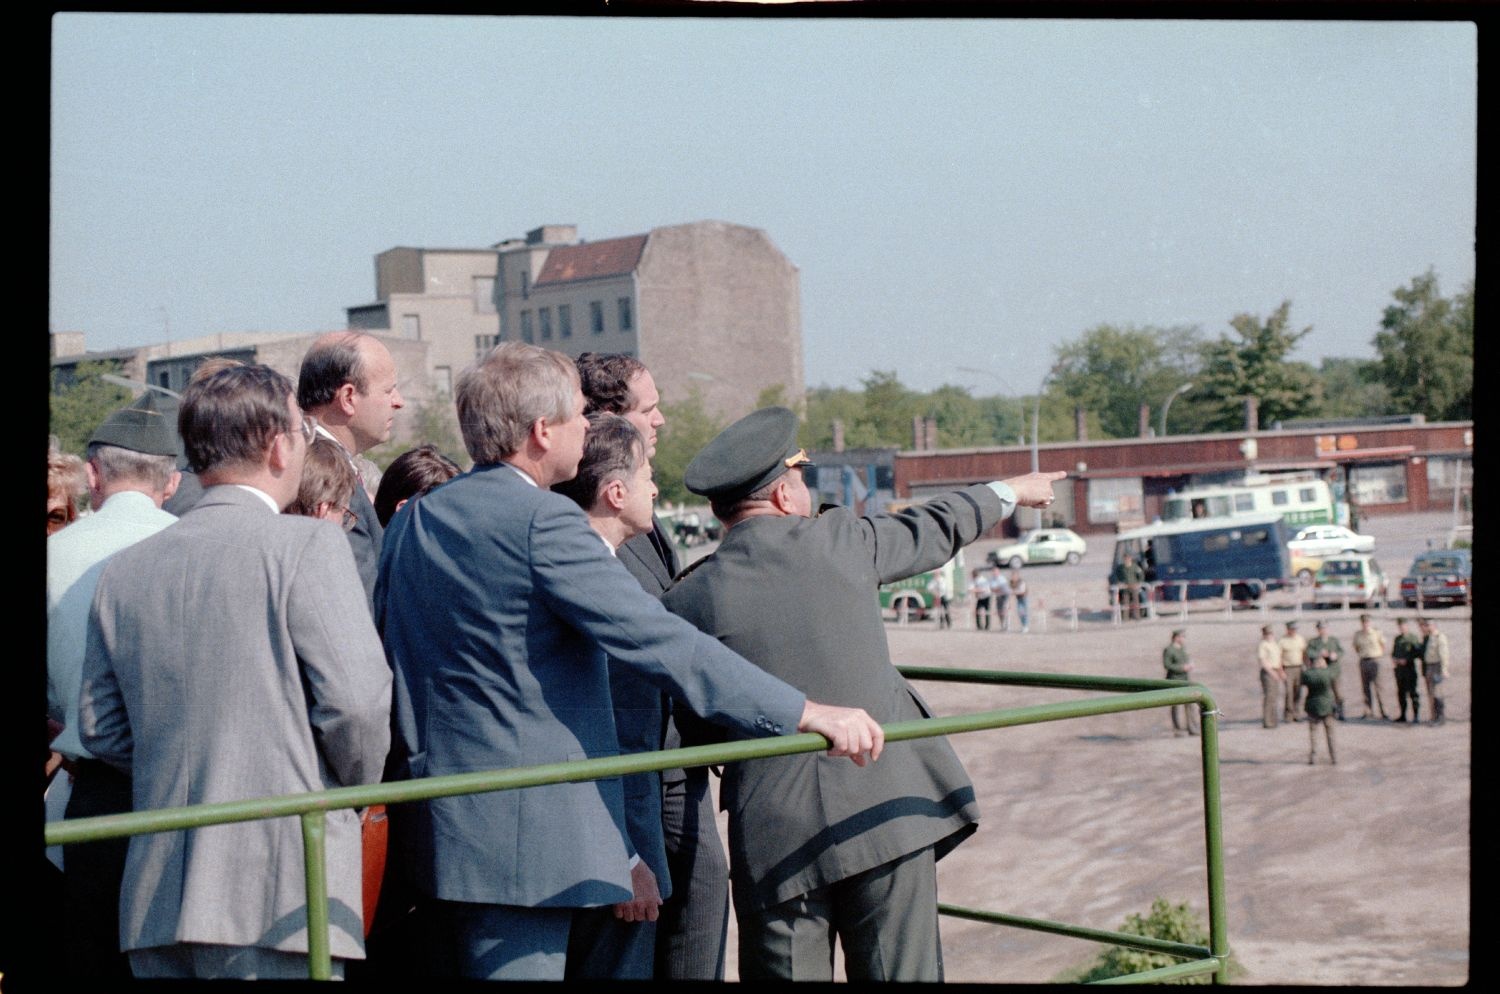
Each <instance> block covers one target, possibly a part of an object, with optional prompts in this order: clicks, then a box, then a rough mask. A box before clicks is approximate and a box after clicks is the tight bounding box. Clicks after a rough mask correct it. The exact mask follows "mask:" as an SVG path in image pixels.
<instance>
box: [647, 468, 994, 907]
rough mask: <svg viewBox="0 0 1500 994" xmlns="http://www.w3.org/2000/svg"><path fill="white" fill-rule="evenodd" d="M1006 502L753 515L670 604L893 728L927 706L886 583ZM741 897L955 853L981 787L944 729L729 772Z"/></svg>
mask: <svg viewBox="0 0 1500 994" xmlns="http://www.w3.org/2000/svg"><path fill="white" fill-rule="evenodd" d="M1002 512H1003V505H1002V503H1001V501H1000V499H999V498H998V497H997V496H996V495H995V492H994V491H993V490H991V489H990V488H989V487H987V486H977V487H969V488H968V489H966V490H962V491H958V492H957V493H953V494H945V495H943V496H941V497H936V498H934V499H932V500H930V501H928V502H927V503H925V504H922V505H920V506H918V507H914V508H911V509H909V510H906V511H902V512H900V513H899V514H892V515H874V516H872V517H868V518H860V517H856V516H855V514H854V513H853V512H852V511H850V510H848V509H846V508H838V509H836V510H831V511H827V512H825V513H824V514H822V515H821V516H819V517H817V518H801V517H761V518H751V519H749V520H747V521H744V522H742V523H740V524H738V525H735V526H734V527H733V528H731V529H730V530H729V533H728V534H727V535H726V536H725V537H724V541H723V542H722V543H721V544H720V545H719V548H718V551H716V552H715V553H714V554H713V555H712V556H709V557H708V558H707V559H705V560H703V561H702V562H701V563H699V564H698V565H697V566H695V567H694V568H692V569H690V570H689V571H688V572H687V573H686V574H685V575H684V576H683V577H682V578H681V579H680V580H679V581H678V583H677V585H676V586H675V587H673V588H672V589H671V590H669V591H667V594H666V596H665V598H664V599H663V603H664V604H666V606H667V608H668V609H669V610H671V611H672V612H673V613H675V614H679V615H681V616H682V617H683V618H685V619H687V620H688V621H691V622H692V623H693V624H694V625H696V626H697V627H698V628H700V629H702V630H703V631H705V632H708V633H709V634H711V635H714V636H716V637H717V638H719V639H720V640H721V641H722V642H723V643H724V644H725V645H727V646H728V647H729V648H731V649H733V650H735V651H736V652H738V653H740V654H741V655H743V656H744V657H745V658H747V659H750V660H753V661H754V662H756V663H757V664H759V665H760V666H761V667H762V668H764V669H765V670H766V671H767V672H770V673H774V674H776V675H777V676H780V677H781V678H783V679H784V680H786V681H787V682H788V683H791V684H792V685H793V686H795V687H797V688H798V689H799V690H802V691H803V692H805V693H806V694H807V696H808V697H810V698H812V699H813V700H817V701H825V702H827V703H829V704H842V705H846V706H851V707H862V708H864V709H865V710H866V711H868V712H869V713H870V714H871V715H872V716H873V717H874V718H875V719H876V720H877V721H879V722H881V723H882V724H885V723H887V722H892V721H906V720H910V719H913V718H920V717H925V716H927V715H928V713H929V712H928V709H927V706H926V704H925V703H924V702H923V701H922V699H921V697H919V696H918V695H917V692H916V691H915V690H914V689H912V687H911V686H910V684H908V683H907V682H906V680H904V679H903V678H902V677H901V675H900V674H899V673H898V672H897V671H896V669H895V667H894V666H892V665H891V661H890V654H889V649H888V648H887V645H886V637H885V625H884V622H883V621H882V620H881V617H880V608H879V601H878V594H877V588H878V587H879V585H880V584H882V583H885V582H888V581H891V580H896V579H900V578H902V577H907V576H911V575H913V574H916V573H920V572H922V571H924V570H928V569H933V568H935V567H937V566H939V565H941V564H943V563H945V562H947V561H948V560H949V559H951V558H952V557H953V556H954V555H956V554H957V553H958V550H959V549H960V548H962V547H963V546H965V545H967V544H968V543H969V542H972V541H973V540H974V539H976V538H978V537H979V536H980V535H981V534H983V533H984V532H985V531H986V530H988V529H989V528H991V527H992V526H993V525H994V524H995V523H996V522H997V521H999V520H1000V517H1001V515H1002ZM720 803H721V805H722V806H723V807H724V808H726V809H727V810H728V811H729V813H730V820H729V850H730V865H731V874H730V875H731V878H732V879H733V881H734V886H735V893H736V898H735V900H736V901H737V902H738V901H741V900H745V899H749V900H751V901H752V902H753V904H754V906H756V907H767V906H769V905H772V904H779V903H780V902H782V901H785V900H787V899H788V898H791V897H795V896H796V895H798V894H803V893H806V892H807V891H809V890H812V889H813V888H816V887H821V886H824V885H826V884H829V883H833V882H836V881H838V880H842V879H844V878H846V877H849V876H851V875H853V874H856V873H860V872H862V871H864V870H868V869H871V868H873V867H875V866H879V865H880V864H882V863H886V862H889V861H891V860H893V859H896V858H897V857H900V856H904V855H907V854H909V853H913V852H916V851H918V850H919V849H923V848H925V847H927V846H936V847H937V854H938V855H939V856H940V857H941V856H943V855H946V854H947V852H948V851H949V850H951V849H952V847H953V846H955V845H957V844H958V843H959V842H960V841H962V840H963V839H964V838H967V837H968V835H970V834H971V833H972V832H973V831H974V829H975V828H976V827H977V822H978V819H979V810H978V806H977V804H976V803H975V800H974V788H973V785H972V784H971V783H970V782H969V778H968V775H967V774H966V773H965V772H964V769H963V767H962V765H961V764H960V763H959V761H958V757H957V756H956V755H955V754H954V752H953V749H952V747H951V746H949V745H948V742H947V740H945V739H941V738H936V739H918V740H914V741H911V742H898V743H893V744H890V745H888V746H886V749H885V753H884V754H883V755H882V756H881V757H880V761H879V762H878V763H875V764H873V765H871V766H867V767H865V768H860V767H857V766H855V765H854V764H852V763H850V762H849V761H848V760H847V759H832V758H829V757H828V756H827V755H825V754H821V753H811V754H804V755H797V756H785V757H778V758H774V759H757V760H747V761H745V762H743V763H739V764H737V765H735V766H731V767H728V768H726V770H725V772H724V781H723V784H722V785H721V787H720Z"/></svg>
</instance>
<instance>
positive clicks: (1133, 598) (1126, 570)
mask: <svg viewBox="0 0 1500 994" xmlns="http://www.w3.org/2000/svg"><path fill="white" fill-rule="evenodd" d="M1115 582H1116V583H1117V584H1118V585H1119V588H1120V617H1121V618H1122V619H1123V618H1125V617H1127V614H1126V611H1127V609H1128V610H1129V612H1130V613H1129V615H1128V617H1129V618H1131V619H1132V620H1138V619H1139V618H1140V616H1141V584H1143V583H1145V582H1146V571H1145V570H1143V569H1141V567H1140V566H1139V565H1138V564H1137V563H1136V561H1135V557H1134V556H1132V555H1131V554H1130V553H1128V552H1127V553H1125V558H1124V559H1122V560H1120V566H1119V569H1118V571H1117V573H1116V578H1115Z"/></svg>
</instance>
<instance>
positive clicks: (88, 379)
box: [48, 361, 131, 456]
mask: <svg viewBox="0 0 1500 994" xmlns="http://www.w3.org/2000/svg"><path fill="white" fill-rule="evenodd" d="M117 371H118V367H117V365H116V364H115V363H113V362H107V361H104V362H80V363H79V364H78V366H77V367H76V369H75V371H74V375H73V382H71V383H68V384H65V385H63V386H59V385H58V381H57V372H56V371H55V370H54V371H53V373H52V394H51V396H50V397H49V398H48V406H49V408H50V409H49V412H48V413H49V420H50V423H51V431H52V434H54V435H56V436H57V439H58V442H59V444H60V446H61V448H62V451H64V452H71V453H73V454H74V455H77V456H82V455H83V454H84V451H83V450H84V448H85V447H86V446H87V445H88V440H89V436H90V435H92V434H93V433H94V429H96V428H98V427H99V425H100V424H101V423H103V421H104V419H105V418H106V417H108V416H109V415H110V414H111V413H112V412H114V411H117V410H119V409H120V408H122V407H124V406H125V405H126V404H129V403H130V400H131V397H130V391H129V390H128V389H126V388H125V387H119V386H115V385H114V384H113V383H106V382H105V381H104V380H103V379H101V377H102V376H103V375H104V374H105V373H114V372H117Z"/></svg>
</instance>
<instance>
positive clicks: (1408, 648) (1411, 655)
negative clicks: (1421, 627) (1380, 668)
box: [1391, 632, 1423, 666]
mask: <svg viewBox="0 0 1500 994" xmlns="http://www.w3.org/2000/svg"><path fill="white" fill-rule="evenodd" d="M1422 643H1423V639H1422V637H1421V636H1419V635H1413V634H1411V633H1410V632H1407V633H1406V634H1405V635H1397V636H1396V642H1395V644H1394V645H1392V646H1391V659H1392V661H1394V662H1395V664H1396V665H1397V666H1408V665H1410V664H1411V662H1412V660H1414V659H1421V658H1422Z"/></svg>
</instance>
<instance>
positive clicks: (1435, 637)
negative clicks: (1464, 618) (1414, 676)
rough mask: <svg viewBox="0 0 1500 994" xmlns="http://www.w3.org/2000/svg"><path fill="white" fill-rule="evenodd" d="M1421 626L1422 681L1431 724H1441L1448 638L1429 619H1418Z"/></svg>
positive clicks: (1446, 673) (1435, 623)
mask: <svg viewBox="0 0 1500 994" xmlns="http://www.w3.org/2000/svg"><path fill="white" fill-rule="evenodd" d="M1417 623H1418V624H1420V625H1421V626H1422V636H1423V638H1422V681H1423V682H1424V683H1426V684H1427V699H1428V700H1429V701H1431V702H1432V722H1433V724H1435V725H1441V724H1442V723H1443V680H1444V679H1445V678H1446V677H1447V676H1448V636H1447V634H1446V633H1444V632H1440V631H1438V628H1437V622H1435V621H1433V620H1432V619H1431V618H1418V619H1417Z"/></svg>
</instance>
